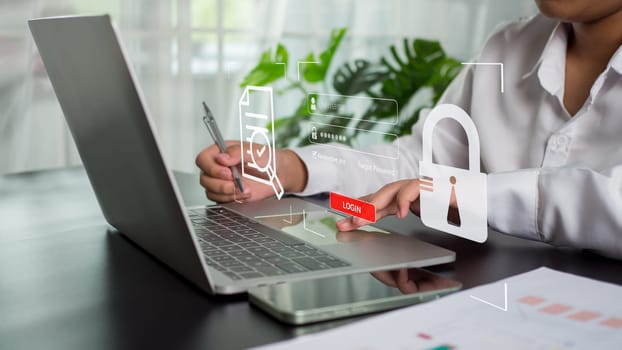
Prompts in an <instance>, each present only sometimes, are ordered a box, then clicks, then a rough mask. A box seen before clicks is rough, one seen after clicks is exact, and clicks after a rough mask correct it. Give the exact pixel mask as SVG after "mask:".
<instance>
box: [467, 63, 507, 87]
mask: <svg viewBox="0 0 622 350" xmlns="http://www.w3.org/2000/svg"><path fill="white" fill-rule="evenodd" d="M462 64H463V65H474V66H499V67H500V68H501V93H503V90H504V88H503V85H504V82H503V63H501V62H462Z"/></svg>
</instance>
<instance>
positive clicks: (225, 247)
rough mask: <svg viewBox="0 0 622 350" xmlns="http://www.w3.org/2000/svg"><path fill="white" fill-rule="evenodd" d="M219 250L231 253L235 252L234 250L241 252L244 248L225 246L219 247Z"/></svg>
mask: <svg viewBox="0 0 622 350" xmlns="http://www.w3.org/2000/svg"><path fill="white" fill-rule="evenodd" d="M220 249H222V250H223V251H225V252H232V251H236V250H242V249H244V248H242V247H240V246H239V245H235V244H234V245H226V246H223V247H220Z"/></svg>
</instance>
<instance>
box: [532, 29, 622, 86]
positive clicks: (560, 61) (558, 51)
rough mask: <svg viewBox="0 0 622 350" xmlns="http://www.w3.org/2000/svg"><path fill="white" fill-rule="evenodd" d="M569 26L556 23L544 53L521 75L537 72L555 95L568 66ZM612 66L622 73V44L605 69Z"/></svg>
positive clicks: (544, 84) (562, 81)
mask: <svg viewBox="0 0 622 350" xmlns="http://www.w3.org/2000/svg"><path fill="white" fill-rule="evenodd" d="M567 26H568V24H566V23H562V22H559V23H557V25H555V27H554V28H553V30H552V32H551V34H550V35H549V38H548V40H547V43H546V45H545V46H544V49H543V50H542V53H541V54H540V57H539V58H538V60H537V61H536V63H535V64H534V65H533V66H532V67H531V69H530V70H529V71H527V73H525V74H524V75H523V76H522V77H521V79H527V78H528V77H530V76H532V75H534V74H536V73H537V75H538V79H539V80H540V84H541V85H542V87H544V88H545V89H546V90H547V91H548V92H549V93H551V94H553V95H555V94H556V93H558V92H559V91H560V89H563V83H564V78H565V66H566V48H567V44H568V28H567ZM610 68H611V69H613V70H615V71H616V72H617V73H618V74H620V75H622V45H621V46H620V47H619V48H618V50H617V51H616V52H615V53H614V55H613V56H612V57H611V60H610V61H609V64H608V65H607V68H606V69H605V71H609V69H610ZM596 85H600V84H596ZM595 90H596V91H591V92H592V93H597V92H598V90H600V89H599V86H597V88H596V89H595Z"/></svg>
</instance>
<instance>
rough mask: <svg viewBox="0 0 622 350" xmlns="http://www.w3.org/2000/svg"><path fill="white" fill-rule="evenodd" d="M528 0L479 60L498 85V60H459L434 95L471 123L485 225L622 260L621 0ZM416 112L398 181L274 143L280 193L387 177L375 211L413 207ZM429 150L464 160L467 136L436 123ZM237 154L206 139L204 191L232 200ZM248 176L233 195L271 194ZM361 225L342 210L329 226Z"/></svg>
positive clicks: (402, 211) (457, 162)
mask: <svg viewBox="0 0 622 350" xmlns="http://www.w3.org/2000/svg"><path fill="white" fill-rule="evenodd" d="M536 3H537V5H538V7H539V9H540V12H541V14H539V15H536V16H535V17H533V18H530V19H527V20H522V21H518V22H515V23H512V24H510V25H507V26H506V27H504V28H502V29H501V30H500V31H498V32H497V33H495V34H494V35H493V36H492V37H491V38H490V39H489V40H488V41H487V43H486V44H485V46H484V48H483V50H482V52H481V55H480V57H479V58H478V59H477V60H476V61H477V62H488V63H491V62H494V63H503V67H504V70H503V71H504V86H503V88H504V89H503V90H504V92H503V93H501V91H500V90H501V89H500V87H501V86H500V79H499V74H500V72H499V69H498V66H482V65H477V66H475V65H474V66H467V67H466V68H465V69H464V70H463V71H462V72H461V73H460V75H459V76H458V78H456V80H455V81H454V82H453V83H452V84H451V86H450V87H449V88H448V90H447V91H446V93H445V95H444V96H443V98H442V99H441V101H440V103H451V104H455V105H458V106H460V107H461V108H462V109H464V110H465V111H467V113H469V115H470V116H471V118H472V119H473V121H474V123H475V125H476V127H477V129H478V132H479V136H480V144H481V165H482V171H484V172H486V173H488V203H489V205H488V208H489V210H488V224H489V226H490V227H491V228H493V229H495V230H497V231H500V232H504V233H507V234H511V235H515V236H520V237H524V238H528V239H534V240H542V241H546V242H550V243H552V244H556V245H565V246H574V247H578V248H586V249H593V250H597V251H599V252H601V253H603V254H607V255H610V256H615V257H618V258H621V257H622V215H620V214H622V208H620V207H619V203H620V197H621V191H620V186H619V184H618V183H617V182H616V183H613V184H612V178H613V175H612V174H615V173H618V172H620V171H622V112H621V111H622V49H621V44H622V0H601V1H588V0H563V1H562V0H536ZM424 121H425V116H424V117H423V118H421V120H420V121H419V122H418V123H417V124H415V126H414V127H413V130H412V131H413V132H412V135H409V136H405V137H403V138H401V139H400V151H401V152H400V153H401V158H400V164H399V174H400V177H401V178H403V179H402V180H399V181H394V182H391V181H393V179H390V178H388V177H386V176H383V175H381V174H377V175H375V176H371V175H370V176H367V175H366V176H360V169H358V168H356V167H355V166H348V167H339V166H338V165H335V164H332V163H330V164H329V163H326V162H322V161H321V160H319V159H315V157H314V156H313V154H314V152H316V151H317V149H318V148H317V147H318V146H311V147H305V148H301V149H296V150H279V151H277V152H276V157H277V163H278V173H277V175H278V176H279V178H280V179H281V182H282V183H283V186H284V188H285V190H286V191H289V192H292V193H299V194H302V195H307V194H313V193H317V192H323V191H340V192H343V193H348V194H353V193H356V194H364V193H370V192H373V191H375V190H376V189H377V188H379V187H380V186H382V185H383V184H386V183H388V182H391V183H389V184H388V185H384V187H382V188H381V189H380V190H378V191H377V192H375V193H373V194H371V195H368V196H366V198H365V199H366V200H368V201H370V202H372V203H374V204H375V205H376V208H377V211H378V213H377V216H378V217H383V216H386V215H397V216H398V217H400V218H403V217H405V216H406V214H407V213H408V211H409V210H411V211H413V212H415V213H418V197H419V181H418V179H416V178H417V177H418V175H419V169H418V161H419V160H420V159H421V131H422V127H423V122H424ZM245 147H247V146H245ZM383 147H387V146H386V145H385V146H381V145H379V146H375V152H382V150H383ZM433 149H434V158H435V162H437V163H441V164H446V165H452V166H458V167H466V161H467V150H468V145H467V142H466V140H465V135H464V132H463V131H462V130H461V129H460V128H459V127H458V126H457V125H455V124H452V122H450V121H449V122H448V123H445V121H443V123H441V124H439V126H437V131H435V138H434V147H433ZM239 155H240V149H239V146H238V145H235V144H231V147H230V148H229V149H228V151H227V154H223V155H219V154H218V151H217V149H216V148H215V147H214V146H212V147H209V148H207V149H206V150H204V151H203V152H202V153H201V154H199V156H198V157H197V165H198V166H199V167H200V168H201V169H202V170H203V173H202V175H201V184H202V185H203V186H204V187H205V188H206V191H207V195H208V197H209V198H210V199H212V200H215V201H220V202H226V201H231V200H232V199H233V195H234V192H233V191H234V190H235V188H234V186H233V183H232V182H231V172H230V171H229V169H228V168H227V166H231V165H239V162H240V156H239ZM333 156H336V157H340V158H342V159H344V160H345V163H346V164H354V163H355V162H356V161H357V160H360V159H362V158H364V157H365V156H364V155H356V154H354V153H352V152H347V151H343V152H339V151H337V152H335V153H333ZM245 185H246V190H245V192H244V193H241V194H240V193H238V194H237V195H236V196H237V197H238V199H240V198H241V199H244V200H257V199H261V198H265V197H267V196H269V195H271V189H270V188H268V187H266V186H263V185H260V184H257V183H253V182H250V181H245ZM612 185H613V186H614V187H613V190H612ZM363 224H365V223H364V222H362V221H359V220H357V219H354V218H350V219H344V220H342V221H340V222H339V223H338V227H339V229H340V230H351V229H354V228H356V227H358V226H360V225H363Z"/></svg>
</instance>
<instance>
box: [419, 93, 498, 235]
mask: <svg viewBox="0 0 622 350" xmlns="http://www.w3.org/2000/svg"><path fill="white" fill-rule="evenodd" d="M446 118H449V119H453V120H455V121H457V122H458V123H459V124H460V125H461V126H462V128H463V129H464V131H465V132H466V135H467V140H468V143H469V145H468V147H469V169H460V168H455V167H451V166H446V165H440V164H434V163H433V162H432V135H433V132H434V128H435V127H436V125H437V124H438V122H439V121H441V120H443V119H446ZM422 139H423V155H422V160H421V161H420V162H419V178H420V179H419V181H420V194H419V196H420V197H419V198H420V204H421V221H423V223H424V224H425V225H426V226H428V227H431V228H435V229H437V230H441V231H444V232H447V233H451V234H453V235H456V236H459V237H463V238H466V239H470V240H473V241H476V242H479V243H483V242H485V241H486V238H487V237H488V209H487V191H486V174H484V173H480V154H479V152H480V147H479V135H478V133H477V129H476V128H475V124H473V120H471V118H470V117H469V115H468V114H467V113H466V112H465V111H464V110H463V109H461V108H460V107H458V106H455V105H452V104H441V105H438V106H436V107H435V108H434V109H432V111H430V114H429V115H428V117H427V119H426V121H425V123H424V125H423V135H422ZM452 197H453V199H454V200H455V202H456V203H457V208H458V210H457V214H458V217H457V219H458V220H456V217H455V215H454V217H453V220H450V217H449V215H450V212H449V207H450V201H451V200H452ZM454 214H455V212H454Z"/></svg>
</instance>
